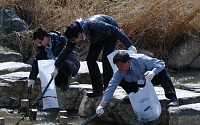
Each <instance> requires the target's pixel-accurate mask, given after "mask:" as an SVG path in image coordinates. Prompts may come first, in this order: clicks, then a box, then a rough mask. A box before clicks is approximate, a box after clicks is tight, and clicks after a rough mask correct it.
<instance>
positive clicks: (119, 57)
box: [113, 50, 130, 64]
mask: <svg viewBox="0 0 200 125" xmlns="http://www.w3.org/2000/svg"><path fill="white" fill-rule="evenodd" d="M128 60H130V56H129V54H128V53H127V52H126V51H122V50H120V51H118V52H117V53H116V54H115V56H114V57H113V63H114V64H116V63H118V62H122V63H126V62H127V61H128Z"/></svg>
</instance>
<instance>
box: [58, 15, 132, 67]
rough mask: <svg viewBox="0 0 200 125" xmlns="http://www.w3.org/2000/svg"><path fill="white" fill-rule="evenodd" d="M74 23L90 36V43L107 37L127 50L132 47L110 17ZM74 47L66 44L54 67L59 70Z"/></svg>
mask: <svg viewBox="0 0 200 125" xmlns="http://www.w3.org/2000/svg"><path fill="white" fill-rule="evenodd" d="M74 22H75V23H78V24H79V25H80V26H81V28H82V31H83V32H85V33H87V34H88V35H89V36H91V39H92V42H101V41H103V40H104V39H106V38H107V37H114V38H117V39H118V40H120V41H122V43H123V44H124V45H125V46H126V47H127V48H128V47H130V46H131V45H133V43H132V41H131V40H130V39H129V38H128V37H127V36H126V35H125V34H124V33H123V32H122V31H121V30H120V29H119V26H118V25H117V23H116V21H115V20H114V19H113V18H112V17H110V16H107V15H102V14H100V15H94V16H91V17H88V18H86V19H82V18H80V19H78V20H75V21H74ZM75 45H76V44H75V43H71V42H69V43H68V44H67V46H66V48H65V49H64V50H63V51H62V53H61V54H60V56H59V57H58V60H57V61H56V62H55V66H56V67H58V68H59V67H60V66H61V65H62V62H64V60H65V59H66V58H67V56H68V55H69V53H70V52H71V51H72V50H73V49H74V48H75Z"/></svg>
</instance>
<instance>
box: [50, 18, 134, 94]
mask: <svg viewBox="0 0 200 125" xmlns="http://www.w3.org/2000/svg"><path fill="white" fill-rule="evenodd" d="M65 36H66V37H67V39H68V40H69V41H70V42H69V44H67V46H66V48H65V49H64V51H63V52H62V53H61V54H60V55H59V57H58V60H57V61H56V62H55V71H54V72H55V75H56V72H57V71H56V70H58V69H60V66H61V64H62V62H63V61H64V60H65V58H67V56H68V54H69V53H70V52H71V51H72V50H73V49H74V47H75V45H76V44H77V43H90V46H89V50H88V54H87V57H86V61H87V65H88V69H89V74H90V78H91V82H92V88H93V92H90V93H89V92H88V93H87V95H88V97H95V96H100V95H102V92H103V90H105V89H106V88H107V86H108V83H109V81H110V79H111V77H112V75H113V70H112V68H111V66H110V63H109V61H108V59H107V55H109V54H110V53H111V52H113V51H114V49H115V46H116V43H117V40H120V41H122V43H123V44H124V45H125V46H126V48H128V49H129V50H132V51H134V53H137V50H136V48H135V47H134V46H133V43H132V41H131V40H130V39H129V38H128V37H127V36H126V35H125V34H124V33H123V32H122V31H121V30H120V28H119V26H118V25H117V23H116V21H115V20H114V19H113V18H112V17H110V16H107V15H94V16H91V17H88V18H86V19H82V18H80V19H77V20H75V21H73V22H72V23H71V24H70V25H68V26H67V27H66V30H65ZM102 50H103V55H102V64H103V80H102V78H101V74H100V70H99V67H98V65H97V62H96V61H97V60H98V57H99V55H100V52H101V51H102ZM54 72H53V73H52V74H54Z"/></svg>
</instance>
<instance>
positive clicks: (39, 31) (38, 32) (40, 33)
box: [33, 27, 49, 40]
mask: <svg viewBox="0 0 200 125" xmlns="http://www.w3.org/2000/svg"><path fill="white" fill-rule="evenodd" d="M45 36H47V37H48V36H49V34H48V31H47V30H46V29H45V28H43V27H38V28H36V29H35V30H34V32H33V40H36V39H37V38H38V39H39V40H43V39H44V37H45Z"/></svg>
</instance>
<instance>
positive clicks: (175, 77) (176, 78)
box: [0, 70, 200, 125]
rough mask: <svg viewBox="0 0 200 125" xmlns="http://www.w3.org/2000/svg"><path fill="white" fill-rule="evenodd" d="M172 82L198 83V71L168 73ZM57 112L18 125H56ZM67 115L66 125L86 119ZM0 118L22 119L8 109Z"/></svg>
mask: <svg viewBox="0 0 200 125" xmlns="http://www.w3.org/2000/svg"><path fill="white" fill-rule="evenodd" d="M170 74H171V77H172V81H173V83H174V86H175V87H176V88H179V87H180V84H184V83H193V84H196V83H200V70H182V71H176V72H170ZM57 114H58V113H57V112H55V113H52V112H51V113H48V112H38V113H37V120H36V121H31V120H29V118H28V117H27V118H25V119H24V120H22V121H21V122H20V124H19V125H57V124H58V122H57V121H56V118H57ZM67 114H68V116H67V117H68V125H80V124H81V123H83V122H84V121H85V120H87V118H86V117H80V116H79V115H78V113H77V111H75V110H71V111H68V112H67ZM0 117H4V122H5V125H14V124H16V123H17V121H18V120H20V119H21V118H22V115H21V114H19V113H18V112H17V111H13V110H9V109H0ZM102 124H104V125H110V124H113V123H108V122H103V121H99V120H97V119H94V120H92V121H91V122H89V124H88V125H102Z"/></svg>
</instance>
